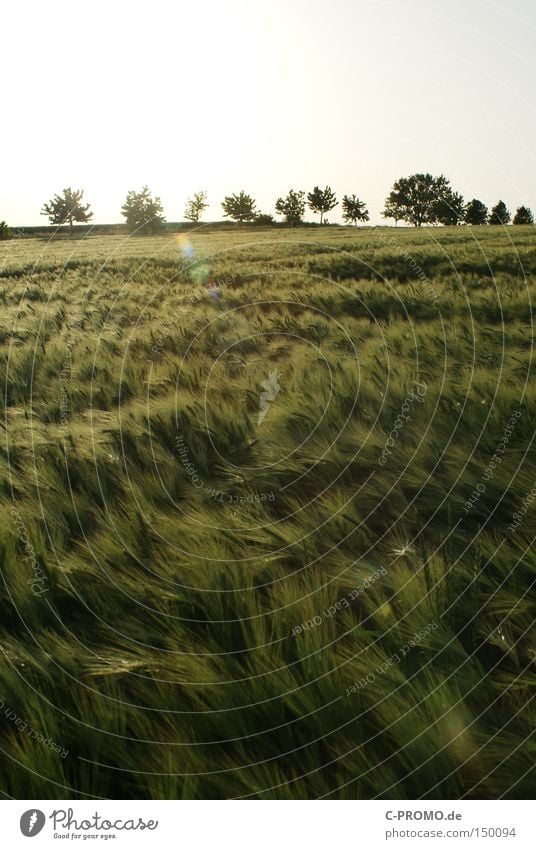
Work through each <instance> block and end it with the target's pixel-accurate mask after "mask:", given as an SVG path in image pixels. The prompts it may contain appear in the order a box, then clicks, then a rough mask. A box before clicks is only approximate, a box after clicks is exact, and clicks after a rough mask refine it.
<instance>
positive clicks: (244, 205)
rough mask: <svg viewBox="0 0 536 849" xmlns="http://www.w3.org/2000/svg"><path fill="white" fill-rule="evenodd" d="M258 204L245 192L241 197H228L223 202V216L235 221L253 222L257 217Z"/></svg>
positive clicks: (241, 193)
mask: <svg viewBox="0 0 536 849" xmlns="http://www.w3.org/2000/svg"><path fill="white" fill-rule="evenodd" d="M255 206H256V203H255V201H254V200H253V198H252V197H251V195H247V194H246V193H245V192H240V194H239V195H228V196H227V197H226V198H225V199H224V200H223V202H222V207H223V214H224V215H225V216H226V217H227V218H233V219H234V220H235V221H240V222H242V221H253V219H254V218H255V216H256V214H257V213H256V211H255Z"/></svg>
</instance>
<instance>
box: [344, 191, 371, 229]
mask: <svg viewBox="0 0 536 849" xmlns="http://www.w3.org/2000/svg"><path fill="white" fill-rule="evenodd" d="M342 217H343V218H344V220H345V221H347V222H351V223H352V224H355V225H356V227H357V222H358V221H368V220H369V213H368V209H367V207H366V204H365V201H363V200H359V198H358V197H357V195H344V197H343V199H342Z"/></svg>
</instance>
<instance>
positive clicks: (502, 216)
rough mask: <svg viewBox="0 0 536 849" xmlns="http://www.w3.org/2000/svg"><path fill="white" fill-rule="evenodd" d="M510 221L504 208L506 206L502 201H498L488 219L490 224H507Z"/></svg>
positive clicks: (508, 214)
mask: <svg viewBox="0 0 536 849" xmlns="http://www.w3.org/2000/svg"><path fill="white" fill-rule="evenodd" d="M509 221H510V213H509V212H508V209H507V208H506V204H505V202H504V201H503V200H500V201H499V202H498V203H496V204H495V206H494V207H493V209H492V210H491V215H490V217H489V223H490V224H508V222H509Z"/></svg>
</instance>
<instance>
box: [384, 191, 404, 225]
mask: <svg viewBox="0 0 536 849" xmlns="http://www.w3.org/2000/svg"><path fill="white" fill-rule="evenodd" d="M391 194H392V192H391ZM390 197H391V195H389V197H388V198H387V199H386V201H385V209H384V210H383V212H382V216H383V218H393V219H394V222H395V227H396V226H397V224H398V222H399V221H400V216H401V214H402V210H401V209H400V207H399V206H398V204H397V203H396V202H392V201H391V200H390V199H389V198H390Z"/></svg>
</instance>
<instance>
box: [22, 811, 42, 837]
mask: <svg viewBox="0 0 536 849" xmlns="http://www.w3.org/2000/svg"><path fill="white" fill-rule="evenodd" d="M44 824H45V815H44V813H43V811H39V810H37V808H30V810H29V811H24V813H23V815H22V816H21V818H20V830H21V831H22V833H23V834H24V836H25V837H35V835H36V834H39V832H40V831H41V829H42V828H43V826H44Z"/></svg>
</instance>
